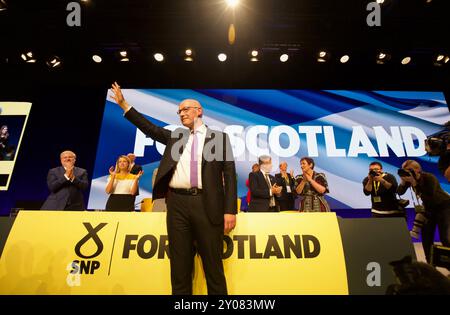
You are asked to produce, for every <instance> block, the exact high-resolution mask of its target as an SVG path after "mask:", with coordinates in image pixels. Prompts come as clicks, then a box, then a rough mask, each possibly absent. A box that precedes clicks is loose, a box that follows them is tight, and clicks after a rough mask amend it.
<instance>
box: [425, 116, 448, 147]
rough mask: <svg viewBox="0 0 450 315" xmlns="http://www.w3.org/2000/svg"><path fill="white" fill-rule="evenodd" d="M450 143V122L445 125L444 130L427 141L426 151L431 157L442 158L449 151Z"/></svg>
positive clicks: (429, 137)
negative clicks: (449, 144)
mask: <svg viewBox="0 0 450 315" xmlns="http://www.w3.org/2000/svg"><path fill="white" fill-rule="evenodd" d="M449 142H450V121H447V122H446V123H445V125H444V129H443V130H441V131H438V132H436V133H434V134H432V135H429V136H428V137H427V138H426V139H425V150H426V151H427V153H428V155H429V156H440V155H443V154H444V153H445V152H446V151H447V145H448V143H449Z"/></svg>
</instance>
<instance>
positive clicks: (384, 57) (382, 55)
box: [377, 51, 391, 65]
mask: <svg viewBox="0 0 450 315" xmlns="http://www.w3.org/2000/svg"><path fill="white" fill-rule="evenodd" d="M390 59H391V55H390V54H388V53H386V52H383V51H381V52H379V53H378V55H377V64H379V65H382V64H385V63H386V62H388V61H389V60H390Z"/></svg>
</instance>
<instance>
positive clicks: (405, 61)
mask: <svg viewBox="0 0 450 315" xmlns="http://www.w3.org/2000/svg"><path fill="white" fill-rule="evenodd" d="M410 62H411V57H405V58H403V59H402V61H401V63H402V65H407V64H408V63H410Z"/></svg>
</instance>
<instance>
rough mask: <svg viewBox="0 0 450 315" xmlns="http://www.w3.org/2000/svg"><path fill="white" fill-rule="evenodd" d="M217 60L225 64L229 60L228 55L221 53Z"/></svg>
mask: <svg viewBox="0 0 450 315" xmlns="http://www.w3.org/2000/svg"><path fill="white" fill-rule="evenodd" d="M217 59H219V61H220V62H224V61H225V60H227V55H226V54H224V53H220V54H219V55H217Z"/></svg>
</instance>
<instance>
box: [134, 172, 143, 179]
mask: <svg viewBox="0 0 450 315" xmlns="http://www.w3.org/2000/svg"><path fill="white" fill-rule="evenodd" d="M142 175H144V171H139V173H137V174H136V179H137V180H139V179H140V178H141V176H142Z"/></svg>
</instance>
